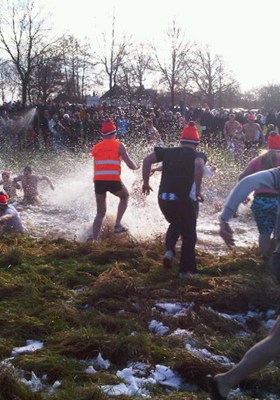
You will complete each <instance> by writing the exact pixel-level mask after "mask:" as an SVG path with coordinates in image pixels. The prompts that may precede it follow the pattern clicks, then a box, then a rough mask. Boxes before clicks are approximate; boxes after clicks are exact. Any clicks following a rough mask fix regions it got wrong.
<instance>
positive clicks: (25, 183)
mask: <svg viewBox="0 0 280 400" xmlns="http://www.w3.org/2000/svg"><path fill="white" fill-rule="evenodd" d="M40 181H46V182H47V183H48V184H49V186H50V188H51V189H52V190H54V186H53V184H52V182H51V180H50V178H49V177H47V176H45V175H33V174H32V170H31V168H30V167H29V166H27V167H25V168H24V170H23V175H19V176H17V177H16V178H14V182H21V185H22V189H23V196H24V197H23V202H24V203H26V204H40V203H41V200H40V197H39V193H38V183H39V182H40Z"/></svg>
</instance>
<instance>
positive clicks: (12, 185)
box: [0, 170, 21, 202]
mask: <svg viewBox="0 0 280 400" xmlns="http://www.w3.org/2000/svg"><path fill="white" fill-rule="evenodd" d="M0 185H2V186H3V189H4V191H5V192H6V193H7V195H8V197H9V202H11V201H13V200H15V199H16V197H17V190H19V189H21V186H20V184H19V183H17V182H15V181H14V180H12V179H11V173H10V171H6V170H5V171H2V180H1V181H0Z"/></svg>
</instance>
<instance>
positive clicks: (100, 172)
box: [94, 170, 121, 175]
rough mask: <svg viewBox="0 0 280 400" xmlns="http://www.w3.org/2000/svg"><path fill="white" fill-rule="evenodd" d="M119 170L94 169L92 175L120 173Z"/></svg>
mask: <svg viewBox="0 0 280 400" xmlns="http://www.w3.org/2000/svg"><path fill="white" fill-rule="evenodd" d="M120 174H121V172H120V171H110V170H106V171H95V173H94V175H120Z"/></svg>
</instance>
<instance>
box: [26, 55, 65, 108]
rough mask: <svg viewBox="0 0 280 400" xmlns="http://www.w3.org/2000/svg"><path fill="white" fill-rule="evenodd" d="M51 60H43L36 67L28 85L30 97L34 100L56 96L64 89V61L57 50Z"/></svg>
mask: <svg viewBox="0 0 280 400" xmlns="http://www.w3.org/2000/svg"><path fill="white" fill-rule="evenodd" d="M53 50H54V53H53V55H52V57H51V58H50V59H49V60H45V61H42V62H41V63H39V64H38V66H37V67H36V68H35V69H34V71H33V73H32V78H31V80H30V84H29V85H28V97H29V100H30V101H32V100H33V99H35V98H40V99H42V100H43V101H45V100H47V99H48V98H49V97H50V96H51V95H53V96H56V95H57V94H58V92H61V91H62V89H63V86H64V85H63V84H64V81H63V78H64V76H63V73H62V61H61V57H60V55H59V54H57V53H56V52H55V49H53Z"/></svg>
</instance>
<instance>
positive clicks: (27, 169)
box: [24, 165, 32, 173]
mask: <svg viewBox="0 0 280 400" xmlns="http://www.w3.org/2000/svg"><path fill="white" fill-rule="evenodd" d="M24 172H30V173H31V172H32V169H31V167H29V165H27V166H26V167H25V168H24Z"/></svg>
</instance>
